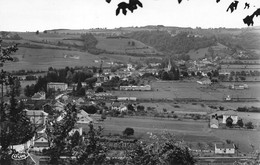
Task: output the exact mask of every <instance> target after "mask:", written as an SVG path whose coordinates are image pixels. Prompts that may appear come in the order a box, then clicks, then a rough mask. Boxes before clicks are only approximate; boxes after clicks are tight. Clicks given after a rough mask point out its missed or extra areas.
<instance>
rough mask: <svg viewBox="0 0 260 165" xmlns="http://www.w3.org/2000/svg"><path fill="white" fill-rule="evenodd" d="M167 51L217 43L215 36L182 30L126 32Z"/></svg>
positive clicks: (186, 50) (198, 47) (203, 46)
mask: <svg viewBox="0 0 260 165" xmlns="http://www.w3.org/2000/svg"><path fill="white" fill-rule="evenodd" d="M126 36H128V37H130V38H134V39H136V40H138V41H141V42H143V43H145V44H147V45H150V46H152V47H154V48H156V49H157V50H159V51H162V52H165V53H170V54H172V53H175V54H180V53H187V52H189V51H190V50H192V49H196V50H197V49H200V48H206V47H209V46H213V45H215V44H216V42H215V38H214V37H204V36H196V35H192V34H189V33H188V32H180V33H177V34H171V33H169V32H167V31H139V32H132V33H128V34H126Z"/></svg>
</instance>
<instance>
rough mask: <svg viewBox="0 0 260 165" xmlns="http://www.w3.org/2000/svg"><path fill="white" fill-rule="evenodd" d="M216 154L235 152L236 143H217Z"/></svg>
mask: <svg viewBox="0 0 260 165" xmlns="http://www.w3.org/2000/svg"><path fill="white" fill-rule="evenodd" d="M215 154H235V145H234V144H215Z"/></svg>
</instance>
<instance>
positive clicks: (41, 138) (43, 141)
mask: <svg viewBox="0 0 260 165" xmlns="http://www.w3.org/2000/svg"><path fill="white" fill-rule="evenodd" d="M49 147H50V145H49V142H48V138H47V134H46V133H39V134H37V136H36V138H35V140H34V147H33V150H34V151H42V150H43V149H48V148H49Z"/></svg>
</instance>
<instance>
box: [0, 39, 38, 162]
mask: <svg viewBox="0 0 260 165" xmlns="http://www.w3.org/2000/svg"><path fill="white" fill-rule="evenodd" d="M1 43H2V40H1V39H0V61H1V63H5V62H6V61H13V58H12V57H11V55H12V53H14V52H16V51H17V50H18V48H17V44H16V45H12V46H8V47H6V48H3V47H2V44H1ZM0 77H1V79H0V83H1V87H2V92H1V93H2V96H1V107H0V145H1V149H0V164H3V165H8V164H11V162H10V160H11V155H12V154H13V153H14V152H16V151H14V150H12V149H11V147H10V145H16V144H23V143H25V142H27V141H28V140H30V139H32V137H33V136H34V133H35V132H34V129H33V127H32V124H31V122H30V120H29V119H28V118H27V116H26V114H25V113H24V112H23V107H22V106H18V104H17V100H16V98H15V96H16V95H17V91H16V89H15V87H14V85H15V82H14V78H13V76H12V75H11V74H10V73H7V72H5V71H3V70H1V72H0ZM4 85H10V86H11V98H10V105H8V104H7V103H5V102H4V96H3V87H4ZM6 112H9V115H7V113H6Z"/></svg>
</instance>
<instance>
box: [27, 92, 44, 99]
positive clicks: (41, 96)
mask: <svg viewBox="0 0 260 165" xmlns="http://www.w3.org/2000/svg"><path fill="white" fill-rule="evenodd" d="M31 99H32V100H45V99H46V94H45V92H37V93H35V94H34V95H33V96H32V98H31Z"/></svg>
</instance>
